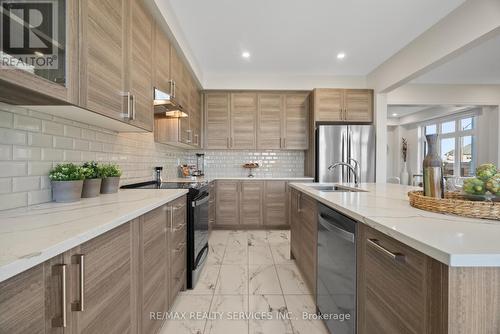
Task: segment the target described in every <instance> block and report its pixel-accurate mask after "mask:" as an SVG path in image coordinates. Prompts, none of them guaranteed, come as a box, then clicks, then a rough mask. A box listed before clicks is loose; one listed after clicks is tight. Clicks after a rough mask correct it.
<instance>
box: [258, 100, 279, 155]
mask: <svg viewBox="0 0 500 334" xmlns="http://www.w3.org/2000/svg"><path fill="white" fill-rule="evenodd" d="M258 103H259V106H258V117H257V119H258V123H257V148H258V149H280V148H281V147H282V117H283V96H282V95H281V94H259V95H258Z"/></svg>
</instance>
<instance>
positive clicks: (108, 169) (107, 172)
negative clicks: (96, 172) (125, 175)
mask: <svg viewBox="0 0 500 334" xmlns="http://www.w3.org/2000/svg"><path fill="white" fill-rule="evenodd" d="M99 169H100V170H101V176H102V177H103V178H106V177H117V176H121V175H122V171H121V169H120V167H118V165H115V164H104V165H100V166H99Z"/></svg>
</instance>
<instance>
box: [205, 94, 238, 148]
mask: <svg viewBox="0 0 500 334" xmlns="http://www.w3.org/2000/svg"><path fill="white" fill-rule="evenodd" d="M204 106H205V107H204V111H205V130H206V131H205V147H206V148H207V149H226V148H229V137H230V136H231V133H230V94H229V93H205V96H204Z"/></svg>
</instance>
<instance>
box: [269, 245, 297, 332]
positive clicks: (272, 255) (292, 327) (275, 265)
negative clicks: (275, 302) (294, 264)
mask: <svg viewBox="0 0 500 334" xmlns="http://www.w3.org/2000/svg"><path fill="white" fill-rule="evenodd" d="M287 243H288V244H290V238H287ZM269 248H271V245H270V244H269ZM270 251H271V257H272V258H273V264H274V270H275V271H276V276H277V277H278V282H279V284H280V289H281V296H282V297H283V302H284V303H285V307H286V310H287V312H289V310H288V304H287V302H286V298H285V292H284V291H283V286H282V284H281V278H280V276H279V274H278V268H277V263H276V260H275V259H274V254H273V251H272V250H271V249H270ZM288 323H289V325H290V329H291V330H292V334H293V333H295V327H294V326H293V323H292V320H291V319H288Z"/></svg>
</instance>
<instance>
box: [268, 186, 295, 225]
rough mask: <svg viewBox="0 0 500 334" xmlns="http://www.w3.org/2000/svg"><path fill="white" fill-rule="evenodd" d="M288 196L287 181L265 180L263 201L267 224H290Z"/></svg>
mask: <svg viewBox="0 0 500 334" xmlns="http://www.w3.org/2000/svg"><path fill="white" fill-rule="evenodd" d="M288 196H289V194H288V182H287V181H265V182H264V199H263V201H262V202H263V211H264V212H263V215H264V219H263V222H264V225H265V226H269V227H273V226H286V225H288Z"/></svg>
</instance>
